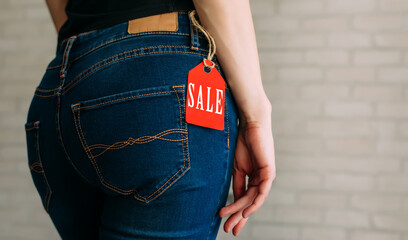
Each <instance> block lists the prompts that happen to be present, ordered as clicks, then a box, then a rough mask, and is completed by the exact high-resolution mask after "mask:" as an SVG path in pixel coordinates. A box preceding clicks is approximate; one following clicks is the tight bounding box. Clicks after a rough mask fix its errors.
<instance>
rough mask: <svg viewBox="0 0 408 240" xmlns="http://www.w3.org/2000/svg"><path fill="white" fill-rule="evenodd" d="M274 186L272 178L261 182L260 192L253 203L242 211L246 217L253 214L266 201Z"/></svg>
mask: <svg viewBox="0 0 408 240" xmlns="http://www.w3.org/2000/svg"><path fill="white" fill-rule="evenodd" d="M271 186H272V180H268V181H264V182H261V184H260V185H259V194H258V195H257V196H256V197H255V200H254V201H253V203H252V204H251V205H250V206H249V207H247V208H245V209H244V210H243V212H242V216H243V217H244V218H248V217H249V216H250V215H251V214H253V213H254V212H256V211H257V210H258V209H259V208H260V207H261V206H262V205H263V204H264V202H265V200H266V198H267V197H268V195H269V191H270V188H271Z"/></svg>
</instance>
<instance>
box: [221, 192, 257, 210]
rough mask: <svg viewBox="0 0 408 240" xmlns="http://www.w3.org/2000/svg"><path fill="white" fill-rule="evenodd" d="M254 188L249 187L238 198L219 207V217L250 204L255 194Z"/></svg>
mask: <svg viewBox="0 0 408 240" xmlns="http://www.w3.org/2000/svg"><path fill="white" fill-rule="evenodd" d="M256 190H257V189H256V188H250V189H249V190H248V191H247V192H246V194H245V195H244V196H243V197H241V198H240V199H238V201H236V202H234V203H232V204H230V205H228V206H225V207H223V208H221V210H220V217H225V216H227V215H230V214H233V213H236V212H238V211H240V210H242V209H243V208H244V207H246V206H248V205H250V204H251V203H252V201H253V200H254V198H255V196H256Z"/></svg>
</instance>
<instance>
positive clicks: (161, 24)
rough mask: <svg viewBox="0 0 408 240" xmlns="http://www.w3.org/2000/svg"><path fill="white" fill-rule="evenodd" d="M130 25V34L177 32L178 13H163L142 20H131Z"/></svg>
mask: <svg viewBox="0 0 408 240" xmlns="http://www.w3.org/2000/svg"><path fill="white" fill-rule="evenodd" d="M128 23H129V24H128V33H140V32H148V31H177V30H178V12H170V13H162V14H157V15H152V16H147V17H142V18H135V19H132V20H129V22H128Z"/></svg>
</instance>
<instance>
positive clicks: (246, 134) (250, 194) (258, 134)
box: [219, 114, 276, 236]
mask: <svg viewBox="0 0 408 240" xmlns="http://www.w3.org/2000/svg"><path fill="white" fill-rule="evenodd" d="M239 122H240V123H239V130H238V131H239V132H238V139H237V145H236V149H235V159H234V169H233V191H234V203H232V204H230V205H228V206H225V207H223V208H222V209H221V210H220V212H219V215H220V217H225V216H228V215H231V216H230V217H229V218H228V220H227V221H226V222H225V224H224V230H225V231H226V232H229V231H231V229H233V234H234V235H235V236H237V235H238V234H239V232H240V231H241V229H242V228H243V227H244V225H245V223H246V222H247V220H248V217H249V216H250V215H251V214H252V213H254V212H255V211H257V210H258V209H259V208H260V207H261V205H262V204H263V203H264V202H265V199H266V198H267V197H268V194H269V191H270V188H271V186H272V182H273V180H274V179H275V175H276V169H275V152H274V142H273V136H272V126H271V120H270V114H268V115H267V116H266V117H264V120H263V121H251V122H247V121H246V120H245V119H241V118H240V121H239ZM247 175H248V177H249V178H248V188H246V176H247Z"/></svg>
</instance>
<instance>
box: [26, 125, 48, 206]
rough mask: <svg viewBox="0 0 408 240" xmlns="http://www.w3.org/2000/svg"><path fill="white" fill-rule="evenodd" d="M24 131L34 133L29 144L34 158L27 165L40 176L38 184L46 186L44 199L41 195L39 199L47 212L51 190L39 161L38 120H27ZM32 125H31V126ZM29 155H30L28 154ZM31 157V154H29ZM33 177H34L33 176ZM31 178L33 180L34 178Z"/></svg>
mask: <svg viewBox="0 0 408 240" xmlns="http://www.w3.org/2000/svg"><path fill="white" fill-rule="evenodd" d="M25 125H26V127H25V131H26V132H27V134H34V142H32V143H31V144H33V146H32V147H34V148H35V160H36V161H34V162H33V163H32V164H31V165H30V164H29V165H28V167H29V169H30V170H31V171H33V172H35V173H36V174H40V176H39V177H41V178H42V181H41V183H39V184H44V185H45V188H46V193H45V195H44V199H42V196H40V197H41V201H42V204H43V206H44V209H45V211H46V212H47V213H49V205H50V199H51V196H52V190H51V187H50V185H49V183H48V179H47V176H46V174H45V171H44V168H43V164H42V161H41V155H40V149H39V148H40V145H39V132H38V131H39V129H40V121H35V122H29V123H26V124H25ZM31 125H32V126H31ZM32 130H35V132H33V133H28V132H29V131H32ZM28 157H30V156H28ZM31 157H33V156H31ZM34 179H35V178H34ZM34 179H33V180H34Z"/></svg>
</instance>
